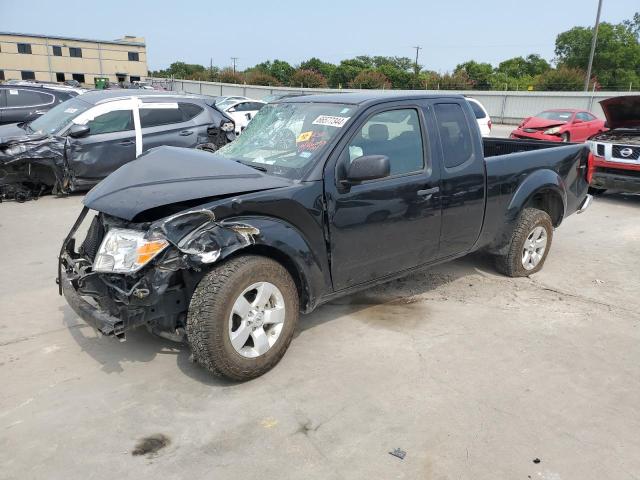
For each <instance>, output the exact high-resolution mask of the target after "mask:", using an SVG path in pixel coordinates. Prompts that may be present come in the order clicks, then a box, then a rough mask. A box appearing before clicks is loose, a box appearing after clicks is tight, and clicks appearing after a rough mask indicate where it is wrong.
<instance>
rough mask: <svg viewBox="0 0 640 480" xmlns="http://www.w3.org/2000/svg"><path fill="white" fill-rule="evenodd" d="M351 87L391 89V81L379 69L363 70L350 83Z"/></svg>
mask: <svg viewBox="0 0 640 480" xmlns="http://www.w3.org/2000/svg"><path fill="white" fill-rule="evenodd" d="M349 86H350V87H351V88H367V89H385V90H387V89H389V88H391V82H389V79H388V78H387V77H385V76H384V75H383V74H382V73H380V72H378V71H377V70H363V71H361V72H360V73H358V75H356V76H355V78H354V79H353V80H352V81H351V83H350V84H349Z"/></svg>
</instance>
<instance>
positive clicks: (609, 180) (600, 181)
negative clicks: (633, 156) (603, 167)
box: [591, 170, 640, 193]
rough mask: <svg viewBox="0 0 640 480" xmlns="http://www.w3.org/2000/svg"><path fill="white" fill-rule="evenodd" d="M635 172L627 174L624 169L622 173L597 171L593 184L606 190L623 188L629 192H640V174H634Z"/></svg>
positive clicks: (592, 180)
mask: <svg viewBox="0 0 640 480" xmlns="http://www.w3.org/2000/svg"><path fill="white" fill-rule="evenodd" d="M633 173H634V172H631V173H630V174H625V173H624V170H620V173H609V172H607V173H605V172H598V171H596V172H595V173H594V174H593V178H592V179H591V186H592V187H594V188H602V189H605V190H622V191H623V192H627V193H640V175H634V174H633Z"/></svg>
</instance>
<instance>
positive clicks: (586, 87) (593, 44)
mask: <svg viewBox="0 0 640 480" xmlns="http://www.w3.org/2000/svg"><path fill="white" fill-rule="evenodd" d="M601 12H602V0H598V14H597V15H596V25H595V27H593V39H592V40H591V53H590V54H589V66H588V67H587V78H585V80H584V91H585V92H588V91H589V81H590V80H591V69H592V68H593V57H594V55H595V54H596V43H597V42H598V28H599V27H600V13H601Z"/></svg>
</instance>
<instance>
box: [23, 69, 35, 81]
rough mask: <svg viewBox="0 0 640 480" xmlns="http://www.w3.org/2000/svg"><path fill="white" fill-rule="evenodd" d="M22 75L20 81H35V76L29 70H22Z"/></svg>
mask: <svg viewBox="0 0 640 480" xmlns="http://www.w3.org/2000/svg"><path fill="white" fill-rule="evenodd" d="M20 73H21V74H22V80H35V79H36V74H35V73H33V72H32V71H30V70H22V72H20Z"/></svg>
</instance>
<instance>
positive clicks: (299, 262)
mask: <svg viewBox="0 0 640 480" xmlns="http://www.w3.org/2000/svg"><path fill="white" fill-rule="evenodd" d="M150 230H151V231H152V232H153V231H154V230H157V231H159V233H161V234H162V235H163V236H164V237H165V238H167V239H168V240H169V241H170V242H171V243H172V244H173V245H174V246H175V247H176V248H178V250H180V251H181V252H182V253H183V254H185V255H186V256H187V258H188V260H189V262H190V263H192V264H195V265H196V266H205V265H212V264H216V263H218V262H220V261H222V260H224V259H226V258H228V257H230V256H232V255H237V254H239V253H243V252H246V253H257V254H263V255H267V256H270V257H272V258H274V259H275V260H278V261H280V262H281V263H283V264H284V266H285V267H286V268H287V269H288V270H289V271H290V272H291V273H292V275H293V276H294V280H295V281H296V283H297V284H298V287H299V288H300V290H301V291H300V294H301V300H302V302H301V309H302V310H303V311H305V312H307V311H310V310H312V309H313V308H314V307H315V305H316V304H317V300H318V298H319V297H320V296H322V295H323V294H324V293H326V292H327V291H329V289H330V279H329V278H327V276H326V275H325V274H324V273H323V272H328V265H326V263H327V260H326V258H323V257H321V255H319V254H318V253H316V252H315V250H314V249H313V248H312V247H311V245H310V243H309V242H308V241H307V240H306V239H305V237H304V235H303V234H302V233H301V232H300V231H299V230H298V229H297V228H295V227H294V226H292V225H291V224H289V223H287V222H285V221H284V220H280V219H277V218H272V217H263V216H241V217H233V218H227V219H224V220H220V221H217V220H215V217H214V214H213V212H212V211H210V210H206V209H203V210H195V211H189V212H184V213H179V214H177V215H173V216H172V217H169V218H167V219H163V220H160V221H158V222H156V223H155V224H154V225H152V226H151V229H150Z"/></svg>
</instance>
